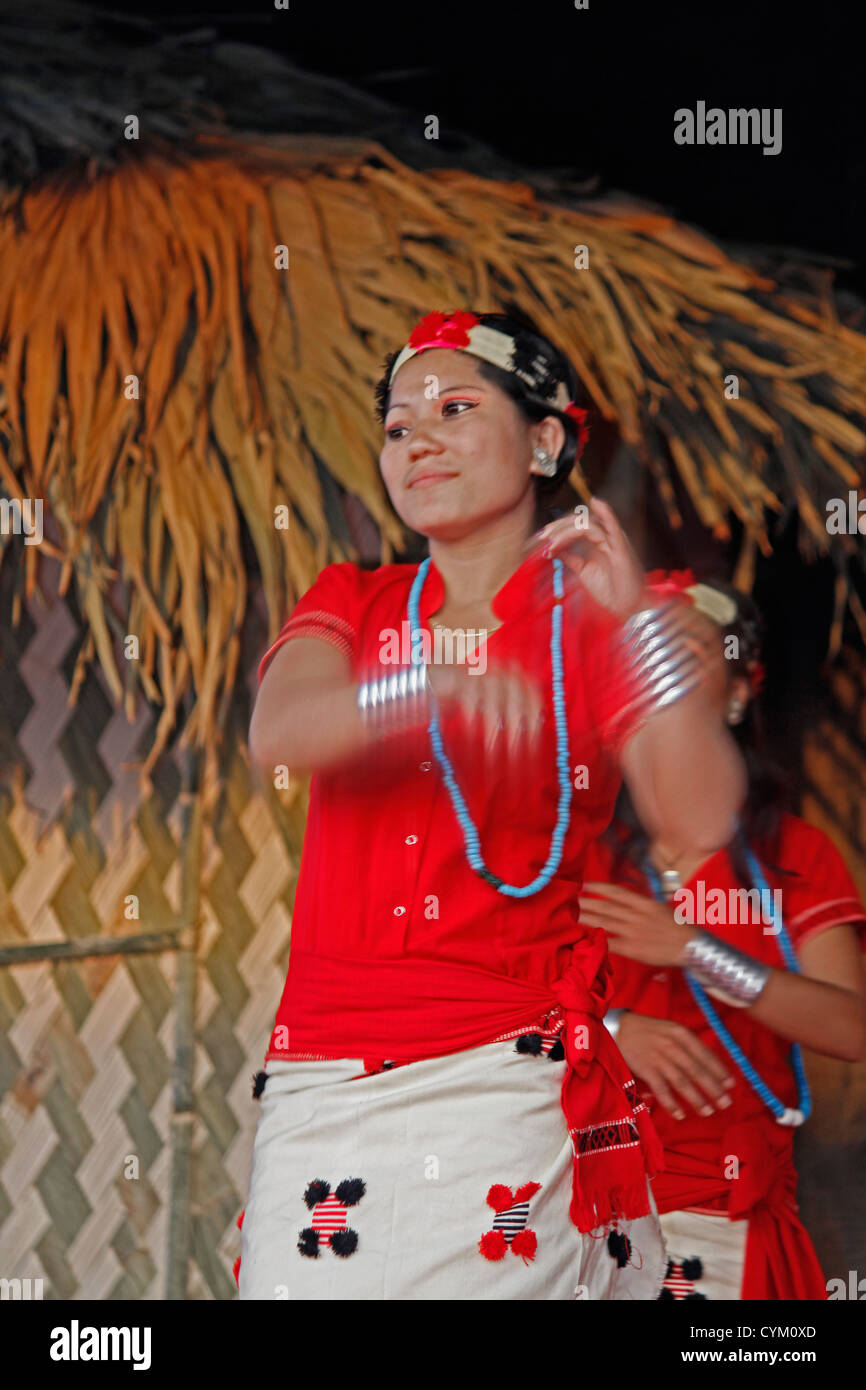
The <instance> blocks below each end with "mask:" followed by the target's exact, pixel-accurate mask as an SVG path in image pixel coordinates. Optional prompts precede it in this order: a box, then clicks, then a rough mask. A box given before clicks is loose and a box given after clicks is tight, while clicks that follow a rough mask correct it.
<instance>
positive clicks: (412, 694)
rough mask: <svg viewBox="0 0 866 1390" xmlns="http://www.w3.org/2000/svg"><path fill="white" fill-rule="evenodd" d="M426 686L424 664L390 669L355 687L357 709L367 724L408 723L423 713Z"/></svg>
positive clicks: (425, 705) (426, 695)
mask: <svg viewBox="0 0 866 1390" xmlns="http://www.w3.org/2000/svg"><path fill="white" fill-rule="evenodd" d="M429 698H430V684H429V681H428V680H427V667H426V665H425V663H424V662H420V663H418V664H417V665H412V666H399V667H394V668H393V669H392V670H390V671H389V673H388V674H387V675H384V676H379V677H377V678H376V679H374V680H367V681H361V682H360V683H359V685H358V702H357V703H358V709H359V710H360V712H361V718H362V719H363V720H364V723H365V724H367V725H380V724H382V723H384V721H385V719H387V722H388V724H389V725H390V724H392V723H394V722H395V721H396V722H406V723H408V722H411V721H413V720H414V719H418V718H421V716H422V715H423V714H424V713H425V712H426V710H427V706H428V704H429Z"/></svg>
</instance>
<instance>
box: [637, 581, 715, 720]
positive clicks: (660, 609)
mask: <svg viewBox="0 0 866 1390" xmlns="http://www.w3.org/2000/svg"><path fill="white" fill-rule="evenodd" d="M688 609H689V605H686V604H683V603H680V602H677V601H675V600H673V599H669V600H668V601H667V602H663V603H660V604H659V605H658V606H657V607H653V608H645V609H642V611H641V612H640V613H635V614H633V615H632V617H631V618H629V619H628V620H627V621H626V622H625V623H624V624H623V640H624V642H625V645H626V651H627V669H628V672H629V674H630V675H631V676H632V677H633V678H636V679H638V680H639V682H640V685H641V691H640V694H639V695H638V705H639V707H640V711H641V713H642V714H647V713H652V712H653V711H654V710H658V709H663V708H664V707H665V706H666V705H672V704H673V703H674V701H676V700H679V699H681V698H682V697H683V695H687V694H688V692H689V691H690V690H693V689H694V687H695V686H696V685H699V684H700V681H701V676H702V674H703V666H704V662H703V659H702V657H701V655H700V654H699V653H698V652H696V651H695V650H694V648H693V647H691V646H689V645H688V643H687V641H686V630H687V629H686V624H685V622H684V618H685V615H686V613H687V612H688Z"/></svg>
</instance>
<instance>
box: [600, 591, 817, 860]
mask: <svg viewBox="0 0 866 1390" xmlns="http://www.w3.org/2000/svg"><path fill="white" fill-rule="evenodd" d="M700 582H701V583H705V584H707V585H709V587H710V588H712V589H717V590H718V591H719V592H720V593H723V594H725V595H726V597H728V598H730V599H732V600H733V602H734V603H735V604H736V607H737V611H736V614H735V616H734V618H733V620H732V621H731V622H730V623H726V624H725V625H724V626H723V627H721V628H720V630H719V640H720V641H721V642H722V643H723V644H724V648H725V656H726V658H727V659H728V660H729V661H730V662H731V663H732V664H733V670H732V673H731V676H732V679H734V678H736V677H737V676H741V677H743V678H744V679H746V680H748V681H749V682H750V684H752V683H753V677H754V672H755V668H756V667H757V666H758V665H759V664H760V659H761V651H762V648H763V643H764V625H763V621H762V618H761V613H760V610H759V608H758V606H757V604H756V603H755V601H754V599H753V598H751V596H750V595H749V594H744V593H741V592H740V590H739V589H735V588H734V586H733V585H732V584H729V583H728V582H727V581H726V580H719V579H706V580H701V581H700ZM732 639H736V640H735V641H734V640H732ZM731 733H732V734H733V736H734V738H735V739H736V741H737V743H738V744H739V747H740V752H741V753H742V755H743V760H744V762H745V765H746V777H747V792H746V803H745V806H744V807H743V811H742V814H741V816H740V828H739V830H738V831H737V833H736V834H735V835H734V838H733V840H732V841H731V844H730V845H729V846H728V850H729V854H730V857H731V864H732V866H733V869H734V872H735V873H736V875H737V877H738V878H739V879H740V880H741V882H742V883H743V884H744V885H746V886H751V882H752V875H751V873H750V871H749V867H748V863H747V861H746V856H745V845H748V846H749V847H750V848H751V849H753V850H754V851H755V852H756V853H758V857H759V858H760V859H762V861H763V862H764V863H765V864H768V865H769V866H770V867H771V868H773V869H774V870H775V871H776V872H778V873H782V874H784V873H785V872H787V871H786V870H784V869H782V868H781V866H780V865H778V864H776V863H774V862H773V861H774V859H775V858H776V857H777V854H778V835H779V830H780V827H781V821H782V815H783V813H784V811H785V810H786V808H787V804H788V801H789V797H790V784H789V780H788V778H787V776H786V774H785V773H784V772H783V770H782V768H781V767H780V766H779V764H778V763H777V762H776V761H775V760H774V759H773V758H772V757H771V756H770V754H769V753H768V751H767V748H766V744H765V733H764V722H763V716H762V709H761V701H760V698H759V693H758V692H757V691H755V692H754V693H753V695H752V698H751V699H750V700H749V702H748V704H747V706H746V710H745V714H744V717H743V720H742V722H741V723H740V724H735V725H733V726H732V727H731ZM604 840H605V842H606V843H607V844H608V845H609V846H610V847H611V848H612V850H613V852H614V856H615V866H614V872H615V873H617V874H619V873H622V871H623V870H627V867H628V864H629V863H630V864H633V865H636V866H637V867H638V868H641V867H642V865H643V862H644V859H645V856H646V853H647V849H648V846H649V837H648V835H647V833H646V831H645V830H644V828H643V826H642V825H641V824H640V822H639V820H638V818H637V813H636V811H635V809H634V805H633V804H632V800H631V797H630V796H629V793H628V789H627V787H626V786H625V784H624V783H623V786H622V788H621V790H620V794H619V797H618V800H617V803H616V808H615V810H614V818H613V821H612V822H611V824H610V826H609V827H608V829H607V831H606V832H605V835H604ZM757 846H760V847H761V848H760V852H759V851H758V849H757ZM625 876H626V877H629V878H632V881H633V882H635V883H637V882H638V880H637V879H636V878H633V876H632V875H630V874H628V873H627V872H626V874H625Z"/></svg>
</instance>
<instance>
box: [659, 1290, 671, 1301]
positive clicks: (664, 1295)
mask: <svg viewBox="0 0 866 1390" xmlns="http://www.w3.org/2000/svg"><path fill="white" fill-rule="evenodd" d="M668 1300H670V1302H671V1303H673V1301H674V1296H673V1294H672V1293H671V1291H670V1289H662V1291H661V1293H660V1294H659V1296H658V1300H657V1301H658V1302H659V1303H666V1302H668Z"/></svg>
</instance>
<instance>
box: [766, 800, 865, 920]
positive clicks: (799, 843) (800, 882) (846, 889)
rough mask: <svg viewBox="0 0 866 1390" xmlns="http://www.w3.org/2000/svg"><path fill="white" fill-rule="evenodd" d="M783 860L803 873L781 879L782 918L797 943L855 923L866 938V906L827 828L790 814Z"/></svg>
mask: <svg viewBox="0 0 866 1390" xmlns="http://www.w3.org/2000/svg"><path fill="white" fill-rule="evenodd" d="M781 860H782V863H783V864H785V865H788V864H790V865H791V866H792V867H793V866H796V869H797V877H796V878H792V879H791V880H790V881H787V880H785V879H781V880H777V881H781V882H782V883H783V885H784V886H783V887H782V917H783V920H784V922H785V925H786V927H787V928H788V931H789V932H790V934H791V939H792V941H793V943H794V945H795V946H796V947H800V946H802V945H803V943H804V942H805V941H809V940H810V939H811V938H812V937H813V936H817V935H818V934H819V932H822V931H826V930H827V928H828V927H839V926H843V925H845V924H851V925H853V926H855V927H856V928H857V929H858V931H859V933H860V937H861V941H862V940H864V937H866V910H864V907H863V903H862V902H861V900H860V895H859V893H858V890H857V885H856V884H855V882H854V880H853V878H852V877H851V874H850V873H849V871H848V866H847V865H846V863H845V860H844V859H843V858H842V856H841V854H840V853H839V851H838V850H837V848H836V846H835V845H834V844H833V841H832V840H831V839H830V838H829V836H827V835H825V834H824V832H823V830H818V829H817V828H816V827H815V826H814V825H809V824H808V823H807V822H806V821H803V820H800V819H799V818H798V817H796V816H791V817H787V818H786V823H785V827H784V831H783V838H782V852H781Z"/></svg>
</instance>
